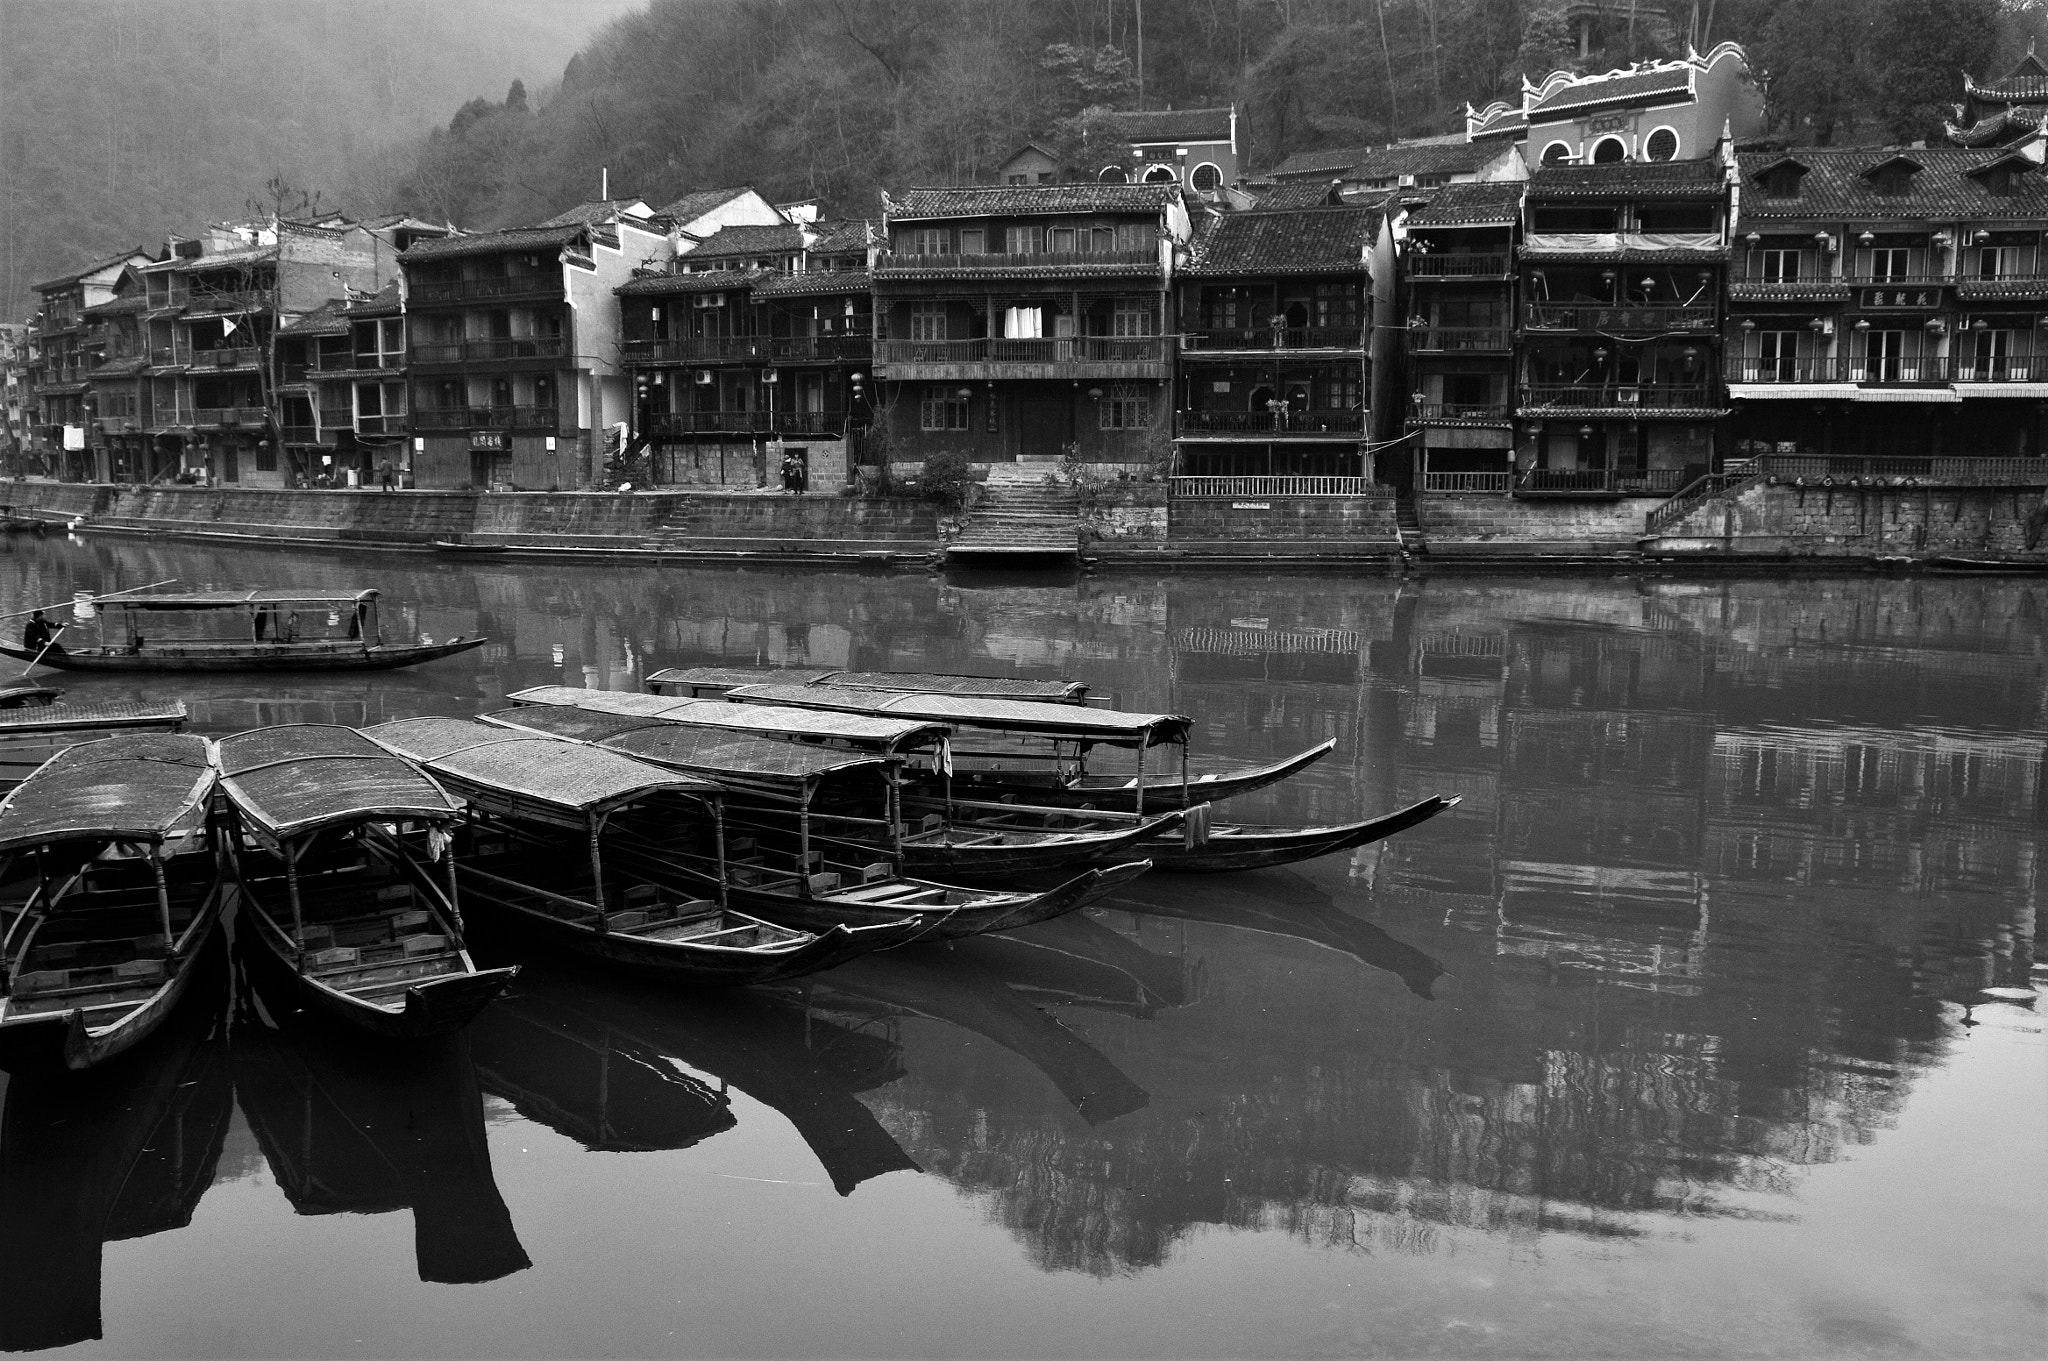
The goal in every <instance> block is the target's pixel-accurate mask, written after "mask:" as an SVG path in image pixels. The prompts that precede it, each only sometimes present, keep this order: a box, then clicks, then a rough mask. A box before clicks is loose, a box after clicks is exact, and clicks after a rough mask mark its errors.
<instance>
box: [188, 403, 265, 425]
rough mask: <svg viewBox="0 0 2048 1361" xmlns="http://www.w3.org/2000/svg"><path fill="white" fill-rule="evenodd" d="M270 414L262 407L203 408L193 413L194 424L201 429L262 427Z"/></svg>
mask: <svg viewBox="0 0 2048 1361" xmlns="http://www.w3.org/2000/svg"><path fill="white" fill-rule="evenodd" d="M269 420H270V413H269V412H268V411H265V410H264V409H263V408H262V407H260V406H202V407H195V408H193V411H192V424H193V425H194V426H196V427H198V428H200V429H212V428H217V429H223V430H225V429H240V428H243V427H261V426H263V425H265V424H267V423H268V422H269Z"/></svg>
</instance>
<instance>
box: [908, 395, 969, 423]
mask: <svg viewBox="0 0 2048 1361" xmlns="http://www.w3.org/2000/svg"><path fill="white" fill-rule="evenodd" d="M917 423H918V427H919V428H920V429H923V430H965V429H966V428H967V399H966V398H965V397H962V396H961V395H960V393H959V390H958V389H955V388H927V389H925V394H924V399H923V400H922V401H920V402H919V403H918V404H917Z"/></svg>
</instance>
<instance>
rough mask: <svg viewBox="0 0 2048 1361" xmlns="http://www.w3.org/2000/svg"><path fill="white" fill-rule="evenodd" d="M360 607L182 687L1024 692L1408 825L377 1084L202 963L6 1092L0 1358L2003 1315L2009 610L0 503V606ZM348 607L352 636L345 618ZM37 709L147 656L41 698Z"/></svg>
mask: <svg viewBox="0 0 2048 1361" xmlns="http://www.w3.org/2000/svg"><path fill="white" fill-rule="evenodd" d="M165 577H177V578H179V579H180V580H181V582H182V583H184V584H185V585H187V586H192V587H197V586H232V585H259V584H261V585H289V586H300V587H320V588H327V587H344V586H355V585H359V584H376V585H379V586H381V587H383V588H384V590H385V592H386V594H387V597H388V598H389V599H390V600H392V601H393V602H394V603H396V604H398V605H402V606H403V607H404V610H403V612H402V613H401V612H400V611H398V610H395V609H387V612H386V619H387V620H388V621H395V620H397V619H399V618H401V617H402V618H403V620H404V621H405V624H406V626H407V627H408V628H410V629H411V630H412V631H423V632H426V633H429V634H432V635H434V636H435V637H437V638H438V637H442V636H445V635H451V634H456V633H462V634H471V633H474V632H478V631H481V632H485V633H488V634H489V635H490V636H491V638H492V642H491V643H490V645H489V646H488V647H487V648H485V649H483V650H482V651H481V652H480V653H472V654H469V655H467V656H464V657H461V658H457V659H453V660H450V661H445V662H440V663H435V664H433V665H430V666H426V667H422V668H419V669H417V670H414V671H410V672H402V673H397V674H394V675H386V676H375V677H367V678H346V679H340V680H319V679H313V678H308V679H307V680H305V681H304V682H294V681H291V680H284V681H277V680H268V679H254V678H250V679H243V678H235V677H224V678H218V679H206V678H200V679H197V680H195V681H194V682H192V683H191V688H189V689H188V690H186V691H185V692H184V697H185V698H186V700H187V702H188V703H189V705H190V707H191V709H192V712H193V715H194V718H195V720H196V726H197V727H198V729H199V730H201V731H204V732H210V733H225V732H232V731H236V730H239V729H241V728H244V727H248V726H251V725H255V724H260V723H283V722H298V721H313V722H344V723H352V724H354V723H368V722H377V721H381V720H384V719H391V718H401V717H405V716H407V715H411V714H418V713H470V712H474V711H476V710H477V709H479V708H480V707H484V706H491V705H496V704H497V703H498V702H499V701H500V699H501V698H502V696H503V695H504V694H505V693H506V692H508V691H511V690H516V689H519V688H520V687H522V686H527V685H534V684H539V683H544V682H552V681H566V682H567V683H571V684H587V685H592V686H598V687H605V688H614V689H635V688H638V684H639V676H640V675H641V674H642V673H643V672H644V671H647V670H651V669H654V668H657V667H661V666H669V665H677V664H686V663H694V662H712V661H730V662H748V663H751V662H756V661H760V662H776V663H802V664H806V665H819V666H835V667H838V666H845V667H855V668H861V669H869V668H875V669H884V668H897V669H937V670H963V671H982V672H1000V673H1009V672H1014V673H1017V674H1022V675H1055V674H1058V675H1073V676H1078V677H1081V678H1084V679H1087V680H1088V681H1090V682H1091V683H1093V684H1094V685H1095V687H1096V688H1097V689H1098V691H1100V692H1102V693H1106V694H1108V695H1111V696H1113V697H1114V698H1115V700H1116V701H1117V702H1119V703H1121V704H1123V705H1125V706H1128V707H1136V708H1147V709H1173V710H1179V711H1184V712H1188V713H1191V714H1193V715H1194V716H1195V718H1196V722H1197V728H1196V731H1197V734H1198V739H1197V740H1198V747H1197V749H1198V751H1202V752H1209V753H1215V754H1219V755H1223V756H1232V757H1271V756H1277V755H1281V754H1284V753H1287V752H1291V751H1294V750H1297V749H1299V748H1302V747H1305V746H1308V745H1310V744H1312V743H1316V742H1320V741H1322V740H1324V739H1325V738H1335V739H1336V740H1337V750H1336V752H1335V753H1334V754H1333V755H1332V756H1331V757H1330V758H1329V759H1328V760H1326V761H1324V762H1323V763H1322V764H1320V765H1318V766H1316V767H1314V768H1313V769H1311V770H1310V771H1309V772H1308V773H1306V774H1305V775H1304V776H1302V777H1300V778H1298V779H1296V780H1294V781H1292V782H1290V783H1288V784H1286V785H1284V786H1282V787H1280V788H1278V789H1276V790H1273V791H1270V792H1267V793H1264V794H1261V795H1256V796H1253V797H1251V798H1249V799H1246V800H1242V801H1240V804H1241V805H1242V806H1241V807H1240V806H1239V804H1233V805H1232V806H1231V808H1230V813H1231V815H1232V816H1234V817H1242V818H1247V819H1253V818H1256V819H1261V820H1270V821H1286V822H1295V821H1311V820H1317V821H1326V820H1338V819H1345V818H1351V817H1355V816H1362V815H1365V814H1369V813H1375V812H1379V811H1383V810H1386V809H1389V808H1392V807H1394V806H1396V805H1398V804H1402V803H1405V802H1408V801H1411V800H1414V799H1416V798H1419V797H1422V796H1424V795H1427V794H1432V793H1451V792H1455V793H1460V794H1463V795H1464V796H1465V801H1464V803H1463V804H1462V805H1461V806H1460V807H1459V808H1458V809H1457V810H1455V812H1454V813H1452V814H1450V815H1447V816H1444V817H1441V818H1438V819H1437V820H1435V821H1434V822H1431V823H1429V824H1427V825H1425V826H1423V827H1421V828H1419V829H1417V830H1415V831H1411V832H1409V833H1407V834H1405V835H1403V836H1401V837H1399V838H1396V839H1395V840H1393V841H1391V842H1388V843H1386V844H1383V845H1379V846H1372V847H1368V848H1365V849H1363V850H1361V851H1358V852H1356V853H1354V854H1351V855H1349V856H1339V857H1335V858H1332V859H1327V860H1324V861H1320V862H1316V863H1314V864H1312V865H1310V866H1308V867H1305V868H1302V869H1297V870H1281V871H1264V872H1259V873H1254V874H1246V875H1238V876H1227V877H1219V878H1212V879H1185V878H1164V877H1158V878H1152V879H1149V880H1141V881H1139V883H1138V885H1137V887H1136V890H1135V891H1134V892H1131V893H1130V894H1128V895H1126V896H1124V897H1122V898H1119V899H1115V900H1113V901H1111V902H1110V903H1108V904H1107V905H1105V906H1103V907H1101V908H1099V909H1096V910H1091V911H1089V912H1088V913H1086V914H1083V915H1078V916H1074V917H1069V918H1066V919H1063V920H1061V921H1057V922H1053V923H1049V924H1047V925H1044V926H1041V927H1038V928H1034V929H1032V930H1030V931H1026V932H1019V933H1017V934H1015V935H1013V936H1009V937H1004V938H994V939H981V940H975V941H969V942H964V943H961V944H959V945H957V946H955V947H953V948H945V947H930V948H926V947H919V948H916V949H912V950H904V951H899V952H896V953H894V954H891V955H886V956H882V957H877V958H870V959H868V960H864V961H861V962H859V963H856V964H854V965H851V966H848V967H845V968H842V969H839V970H837V971H835V972H832V973H829V974H826V975H823V976H821V977H818V978H816V979H814V980H810V981H809V982H808V984H807V985H805V986H801V987H799V986H787V987H783V988H778V989H768V990H759V991H754V992H749V993H744V994H730V995H695V996H692V995H687V994H682V993H677V992H673V991H664V990H662V989H659V988H652V987H647V986H642V985H637V984H630V983H622V982H619V981H616V980H613V979H610V978H608V977H605V976H602V975H597V974H591V973H585V972H580V971H576V970H572V969H569V968H564V967H558V966H556V967H551V966H549V965H548V964H547V963H546V962H545V961H533V962H531V963H530V965H529V968H528V970H527V973H526V974H525V976H524V977H523V978H522V980H521V983H520V986H519V988H518V990H517V991H516V993H515V994H514V995H512V996H511V997H510V999H509V1000H508V1001H506V1002H504V1003H501V1004H500V1005H499V1006H497V1007H496V1008H494V1009H493V1010H492V1011H490V1012H489V1013H487V1014H486V1016H485V1017H484V1019H483V1020H481V1021H480V1022H479V1023H478V1024H477V1025H476V1026H475V1027H474V1028H473V1030H472V1031H471V1032H470V1033H469V1034H468V1035H467V1036H466V1037H463V1038H462V1039H460V1040H457V1041H453V1042H450V1043H447V1044H444V1045H441V1046H438V1047H430V1048H428V1049H425V1050H423V1051H421V1052H419V1053H417V1054H414V1055H409V1056H407V1057H405V1058H404V1059H403V1060H402V1061H400V1060H397V1059H394V1058H393V1057H391V1056H390V1055H384V1054H379V1053H376V1052H374V1051H366V1050H363V1049H361V1048H360V1047H350V1046H347V1045H344V1044H339V1043H336V1042H335V1041H334V1040H332V1039H331V1038H329V1037H326V1036H323V1035H321V1034H317V1033H315V1034H307V1033H304V1032H302V1031H301V1030H300V1029H298V1028H297V1027H295V1026H294V1024H293V1023H292V1022H291V1021H290V1019H289V1018H279V1017H274V1016H272V1015H271V1014H270V1013H269V1012H268V1011H267V1010H266V1009H264V1008H263V1007H262V1006H261V1005H260V1003H259V1002H258V1001H257V1000H255V999H252V998H251V997H250V996H249V995H248V993H247V992H246V990H241V989H237V988H236V987H234V986H233V985H232V983H231V981H230V980H229V979H228V977H227V976H226V972H225V970H223V972H222V977H221V980H220V982H219V983H218V984H217V985H215V986H213V987H211V988H209V989H208V990H207V991H206V994H205V995H204V996H203V997H197V996H196V997H194V998H193V999H192V1000H190V1001H189V1002H188V1003H187V1006H186V1008H185V1011H184V1014H183V1015H182V1017H181V1023H180V1025H179V1027H178V1028H177V1029H176V1031H175V1033H172V1034H169V1035H167V1036H165V1037H164V1038H163V1040H162V1042H161V1043H157V1044H154V1045H153V1046H151V1047H150V1049H148V1050H147V1051H146V1056H139V1057H138V1058H137V1060H136V1061H135V1062H134V1063H132V1064H130V1065H127V1066H124V1067H122V1068H121V1069H119V1070H118V1071H116V1072H113V1073H109V1074H107V1075H106V1076H105V1077H104V1078H103V1079H101V1080H98V1081H91V1082H77V1083H51V1082H47V1081H43V1082H36V1081H31V1080H27V1079H19V1080H16V1081H14V1082H12V1083H11V1084H9V1085H8V1086H6V1088H5V1110H4V1120H0V1346H6V1347H11V1348H15V1349H22V1350H27V1349H36V1348H58V1347H64V1348H67V1349H68V1350H70V1351H73V1352H75V1353H77V1354H80V1355H123V1356H142V1355H147V1356H185V1355H189V1356H199V1355H206V1356H225V1355H235V1356H243V1355H248V1356H326V1355H356V1356H415V1355H430V1356H459V1355H498V1356H504V1355H520V1356H584V1355H605V1356H627V1355H692V1356H697V1355H724V1356H741V1355H747V1356H804V1355H834V1356H925V1355H976V1356H978V1355H992V1356H993V1355H1061V1356H1098V1355H1099V1356H1133V1355H1166V1356H1190V1355H1233V1356H1249V1355H1303V1354H1314V1355H1344V1356H1420V1355H1430V1356H1439V1355H1441V1356H1483V1357H1494V1356H1503V1357H1507V1356H1536V1355H1546V1356H1570V1357H1583V1356H1627V1357H1652V1356H1674V1355H1687V1356H1692V1355H1713V1356H1719V1355H1740V1356H1802V1357H1804V1356H1823V1355H1853V1356H1889V1355H1894V1354H1896V1355H1906V1354H1917V1355H1926V1356H1942V1357H1959V1356H1979V1355H1982V1356H2006V1355H2033V1354H2035V1353H2037V1352H2038V1350H2039V1348H2040V1346H2041V1341H2042V1336H2043V1332H2042V1330H2043V1324H2044V1315H2048V1304H2044V1292H2043V1275H2044V1257H2043V1246H2042V1239H2041V1232H2040V1225H2041V1223H2042V1214H2043V1211H2044V1209H2048V1206H2044V1200H2048V1196H2044V1186H2048V1176H2044V1172H2048V1168H2044V1162H2048V1153H2044V1150H2048V1140H2044V1139H2043V1137H2042V1136H2043V1132H2044V1130H2048V1118H2044V1117H2048V1093H2044V1089H2048V1063H2044V1058H2048V1050H2044V1045H2043V1040H2042V1034H2041V1026H2040V1022H2039V1019H2038V1012H2037V1010H2036V1003H2037V999H2038V997H2039V995H2040V991H2041V988H2040V983H2041V978H2042V975H2041V973H2040V972H2038V971H2037V970H2036V969H2035V967H2034V964H2033V960H2034V957H2035V954H2036V951H2037V944H2036V939H2037V938H2036V930H2037V927H2036V923H2037V920H2038V917H2039V912H2040V908H2041V905H2042V897H2043V883H2042V880H2043V872H2042V867H2041V852H2042V842H2043V818H2044V811H2043V810H2044V806H2048V762H2044V748H2048V683H2044V672H2048V644H2044V616H2048V586H2043V585H2041V584H2036V583H2028V582H2025V581H2023V580H2018V579H2015V580H2005V581H1981V580H1967V579H1953V580H1951V579H1917V578H1916V579H1900V580H1878V579H1870V578H1861V577H1858V578H1840V579H1828V578H1822V579H1797V580H1774V579H1754V580H1719V579H1713V580H1695V579H1686V578H1666V579H1658V578H1648V579H1614V580H1606V579H1596V578H1556V579H1545V578H1542V577H1536V576H1527V575H1517V576H1512V577H1499V578H1464V577H1451V578H1443V579H1436V580H1431V581H1427V582H1411V583H1406V584H1404V583H1400V582H1396V581H1393V580H1388V579H1384V578H1371V579H1354V578H1348V577H1309V576H1282V577H1254V576H1240V577H1211V576H1190V577H1185V578H1172V577H1149V576H1133V577H1111V578H1094V579H1086V580H1082V581H1080V582H1078V583H1076V582H1074V581H1071V580H1067V581H1042V582H1025V583H1022V584H1019V583H1016V582H1014V581H1003V580H996V579H988V580H981V579H970V578H948V579H943V580H942V579H938V578H925V577H917V576H856V575H826V574H813V573H781V572H736V571H693V570H686V569H670V570H662V571H649V570H639V569H614V568H610V567H597V566H567V567H537V566H535V567H528V566H504V567H484V568H481V569H479V568H477V567H475V566H473V565H464V566H462V567H460V568H455V567H448V566H443V565H441V564H438V563H433V562H428V561H423V560H421V559H416V558H395V557H385V558H378V557H361V558H349V557H344V556H340V555H310V554H309V555H306V556H292V555H286V554H278V553H255V552H249V553H236V552H217V551H212V550H206V549H198V548H187V547H157V546H139V545H127V544H119V543H108V542H106V541H93V542H80V541H70V542H59V541H51V542H45V543H37V542H35V541H32V540H27V539H23V538H19V537H17V538H15V539H14V540H12V541H11V543H10V545H9V546H8V549H7V551H6V552H5V553H4V555H0V602H4V605H5V607H7V608H13V607H15V606H17V605H23V604H33V603H39V602H43V601H50V600H58V599H64V598H68V597H69V595H70V594H71V592H72V591H73V590H74V589H79V588H92V589H114V588H118V587H121V586H125V585H137V584H141V583H144V582H150V581H155V580H158V579H160V578H165ZM387 628H391V629H392V630H393V631H394V632H395V631H396V628H395V624H392V623H387ZM65 683H66V684H68V685H69V686H70V690H71V695H72V697H73V698H75V699H87V698H105V699H112V698H130V697H140V696H143V695H146V694H155V695H161V694H163V693H164V691H163V690H162V689H160V688H156V687H153V686H148V685H145V684H142V683H138V682H137V681H136V680H133V679H123V678H119V677H110V678H102V679H92V678H85V679H79V678H72V679H69V680H67V681H66V682H65Z"/></svg>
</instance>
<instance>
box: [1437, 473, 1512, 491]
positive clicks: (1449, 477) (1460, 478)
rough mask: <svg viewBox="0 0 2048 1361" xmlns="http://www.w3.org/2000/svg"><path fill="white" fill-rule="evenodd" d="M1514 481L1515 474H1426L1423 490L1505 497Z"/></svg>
mask: <svg viewBox="0 0 2048 1361" xmlns="http://www.w3.org/2000/svg"><path fill="white" fill-rule="evenodd" d="M1513 479H1514V474H1513V473H1424V474H1423V475H1422V489H1423V490H1424V491H1440V492H1449V493H1451V494H1453V495H1465V496H1470V495H1488V494H1490V495H1496V496H1505V495H1507V491H1508V484H1509V483H1510V482H1511V481H1512V480H1513Z"/></svg>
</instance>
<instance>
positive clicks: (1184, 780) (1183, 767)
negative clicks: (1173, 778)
mask: <svg viewBox="0 0 2048 1361" xmlns="http://www.w3.org/2000/svg"><path fill="white" fill-rule="evenodd" d="M1180 806H1181V807H1183V808H1193V807H1194V806H1195V801H1194V799H1193V798H1192V797H1190V796H1189V794H1188V742H1187V739H1186V738H1185V737H1183V738H1182V739H1181V742H1180Z"/></svg>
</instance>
